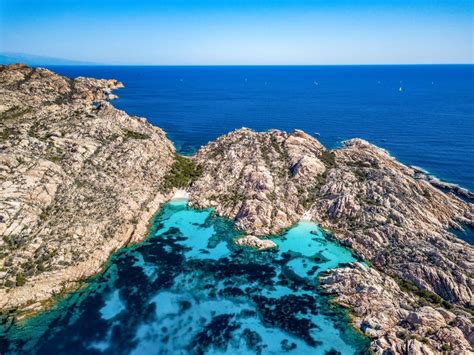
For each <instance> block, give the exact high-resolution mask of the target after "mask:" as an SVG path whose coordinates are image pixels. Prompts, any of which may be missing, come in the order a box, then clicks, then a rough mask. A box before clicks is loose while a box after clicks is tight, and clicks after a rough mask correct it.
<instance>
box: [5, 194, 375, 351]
mask: <svg viewBox="0 0 474 355" xmlns="http://www.w3.org/2000/svg"><path fill="white" fill-rule="evenodd" d="M239 235H240V234H239V232H237V231H236V230H235V229H234V228H233V225H232V223H231V222H229V221H227V220H224V219H221V218H216V217H213V216H212V211H211V210H194V209H191V208H188V207H187V206H186V202H185V201H172V202H171V203H168V204H167V205H165V206H164V207H163V208H162V210H161V211H160V213H159V214H158V215H157V217H156V218H155V220H154V222H153V226H152V228H151V231H150V235H149V237H148V238H147V239H146V240H145V241H144V242H143V243H141V244H138V245H135V246H131V247H127V248H123V249H121V250H120V251H118V252H117V253H116V254H114V255H113V256H112V258H111V260H110V262H109V263H108V265H107V267H106V269H105V270H104V272H103V273H101V274H100V275H98V276H96V277H95V278H93V279H92V280H90V281H89V282H88V284H87V286H86V287H84V288H82V289H80V290H78V291H76V292H73V293H71V294H70V295H69V296H67V297H66V298H64V299H63V300H61V301H60V302H59V304H58V305H57V306H56V307H55V308H54V309H52V310H50V311H47V312H43V313H41V314H39V315H37V316H35V317H33V318H30V319H28V320H27V321H25V322H23V323H20V324H19V325H13V324H12V321H11V319H3V320H2V324H1V325H0V330H1V332H0V353H4V352H8V351H11V352H13V353H15V352H21V353H23V352H24V353H41V354H61V353H68V354H84V353H91V354H98V353H106V354H112V353H113V354H158V353H160V354H171V353H172V354H181V353H195V354H201V353H227V354H247V353H249V354H253V353H262V354H276V353H282V352H285V353H286V352H288V353H291V354H308V353H318V354H324V353H326V352H328V353H331V352H332V353H334V352H335V351H336V352H337V351H338V352H340V353H342V354H354V353H364V352H365V351H366V348H367V340H366V339H365V338H363V337H362V336H360V335H359V334H358V333H356V332H355V331H354V330H353V329H352V328H351V327H350V326H349V324H348V318H347V315H346V312H345V311H344V310H342V309H341V308H340V307H337V306H335V305H333V304H332V303H330V299H329V297H328V296H326V295H324V294H323V293H322V291H321V290H320V288H319V287H318V283H317V279H316V278H317V276H318V275H319V274H320V273H321V272H323V271H326V270H328V269H330V268H334V267H337V266H338V265H343V264H345V263H348V262H353V261H356V259H355V257H354V256H352V255H351V253H350V252H349V251H348V250H346V249H344V248H343V247H341V246H339V245H337V244H336V243H334V242H333V241H331V240H330V239H328V238H327V237H326V236H325V235H324V234H323V232H322V231H321V230H320V229H319V228H318V227H317V226H316V225H315V224H313V223H308V222H300V223H298V224H297V225H295V226H294V227H293V228H291V229H289V230H288V231H287V232H286V233H284V234H283V235H281V236H278V237H277V236H275V237H272V239H273V240H274V241H275V242H276V243H277V244H278V249H276V250H272V251H265V252H257V251H255V250H251V249H249V248H245V247H244V248H242V247H238V246H236V245H235V244H234V243H233V240H234V238H236V237H237V236H239Z"/></svg>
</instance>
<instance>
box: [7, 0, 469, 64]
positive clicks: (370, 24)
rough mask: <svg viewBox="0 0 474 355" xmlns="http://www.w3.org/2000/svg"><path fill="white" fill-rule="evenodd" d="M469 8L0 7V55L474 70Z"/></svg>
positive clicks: (285, 2)
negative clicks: (443, 65)
mask: <svg viewBox="0 0 474 355" xmlns="http://www.w3.org/2000/svg"><path fill="white" fill-rule="evenodd" d="M473 32H474V0H438V1H428V0H398V1H397V0H392V1H384V0H358V1H354V0H352V1H349V0H325V1H322V0H313V1H302V0H260V1H258V0H254V1H248V0H247V1H244V0H241V1H235V0H234V1H230V0H166V1H163V0H154V1H152V0H141V1H140V0H130V1H125V0H111V1H104V0H101V1H96V0H94V1H93V0H56V1H53V0H0V52H17V53H26V54H34V55H41V56H48V57H57V58H65V59H72V60H79V61H85V62H95V63H102V64H117V65H120V64H130V65H134V64H137V65H232V64H236V65H238V64H242V65H247V64H248V65H252V64H254V65H258V64H274V65H277V64H294V65H311V64H427V63H428V64H437V63H473V62H474V51H473V36H474V34H473Z"/></svg>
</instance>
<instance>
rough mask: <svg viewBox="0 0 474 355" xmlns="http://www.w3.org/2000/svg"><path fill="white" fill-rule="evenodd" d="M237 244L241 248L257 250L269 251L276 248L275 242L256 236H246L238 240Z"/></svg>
mask: <svg viewBox="0 0 474 355" xmlns="http://www.w3.org/2000/svg"><path fill="white" fill-rule="evenodd" d="M235 244H237V245H240V246H247V247H250V248H254V249H257V250H267V249H273V248H276V246H277V245H276V244H275V242H273V241H272V240H268V239H260V238H258V237H256V236H254V235H246V236H244V237H240V238H237V239H236V240H235Z"/></svg>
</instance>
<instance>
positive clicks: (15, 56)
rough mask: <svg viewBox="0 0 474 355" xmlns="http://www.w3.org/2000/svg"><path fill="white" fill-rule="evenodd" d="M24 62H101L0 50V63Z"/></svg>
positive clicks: (60, 63)
mask: <svg viewBox="0 0 474 355" xmlns="http://www.w3.org/2000/svg"><path fill="white" fill-rule="evenodd" d="M16 63H24V64H27V65H31V66H44V65H99V64H100V63H94V62H85V61H80V60H71V59H64V58H56V57H49V56H41V55H35V54H27V53H16V52H0V64H16Z"/></svg>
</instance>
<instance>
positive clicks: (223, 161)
mask: <svg viewBox="0 0 474 355" xmlns="http://www.w3.org/2000/svg"><path fill="white" fill-rule="evenodd" d="M195 159H196V161H197V163H198V164H199V165H201V166H202V167H203V172H204V173H203V175H202V176H201V177H200V178H199V179H198V180H197V181H195V182H194V184H193V185H192V186H191V190H190V195H191V203H192V204H193V205H195V206H197V207H214V208H215V209H216V212H217V213H218V214H220V215H222V216H226V217H229V218H232V219H234V220H235V222H236V225H237V227H238V228H240V229H242V230H243V231H245V232H246V233H251V234H253V235H266V234H268V233H277V232H278V231H280V230H281V229H283V228H287V227H290V226H291V225H293V224H294V223H295V222H297V221H298V220H299V219H301V218H302V217H303V216H304V217H305V218H307V217H308V216H311V218H312V220H313V221H314V222H316V223H318V224H319V225H321V226H322V227H324V228H326V229H329V230H330V231H332V233H333V234H334V236H335V237H336V238H337V239H338V240H339V241H340V242H341V243H342V244H344V245H346V246H348V247H350V248H351V249H353V250H354V251H356V252H357V253H358V254H359V255H360V256H361V257H363V258H365V259H366V260H369V261H370V262H371V264H372V265H373V266H374V267H375V268H377V269H378V270H380V271H382V272H383V273H384V274H381V276H380V277H383V278H384V280H390V281H387V282H391V284H394V285H396V283H395V282H394V280H393V279H391V278H389V277H388V276H387V275H390V276H392V277H394V278H395V279H396V280H398V281H399V282H400V283H401V284H403V285H404V286H405V288H407V289H413V290H415V291H416V292H418V293H420V294H422V295H423V296H425V297H424V299H425V301H426V300H428V301H427V302H429V304H430V305H431V307H436V309H438V308H440V307H441V306H444V307H448V308H453V306H452V305H453V304H454V305H455V307H454V308H456V309H457V310H459V312H463V311H462V309H463V308H467V309H471V310H472V308H473V306H474V298H473V286H474V281H473V271H474V269H473V266H474V248H473V247H472V246H471V245H469V244H467V243H465V242H464V241H462V240H460V239H458V238H457V237H455V236H454V235H453V234H451V233H449V232H448V230H449V228H450V227H455V228H459V227H460V225H462V224H470V225H472V223H473V212H474V207H473V205H472V204H470V203H467V202H465V201H463V200H461V199H459V198H458V197H456V196H455V195H453V194H450V193H445V192H443V191H440V190H438V189H436V188H435V187H433V186H432V185H431V184H430V183H429V182H428V181H425V180H424V179H416V178H415V177H414V175H415V172H414V170H413V169H411V168H409V167H407V166H405V165H403V164H400V163H399V162H397V161H396V160H395V159H394V158H392V157H391V156H390V155H389V154H388V153H387V152H386V151H384V150H383V149H380V148H377V147H375V146H373V145H371V144H369V143H368V142H366V141H363V140H361V139H352V140H350V141H347V142H345V144H344V146H343V147H342V148H339V149H336V150H334V151H327V150H326V149H325V148H324V147H323V146H322V145H321V144H320V143H319V142H317V141H316V140H315V139H314V138H312V137H310V136H308V135H306V134H304V133H303V132H300V131H296V132H294V133H292V134H287V133H284V132H280V131H276V130H272V131H269V132H265V133H256V132H253V131H251V130H248V129H240V130H237V131H235V132H232V133H230V134H227V135H226V136H223V137H221V138H219V139H217V140H216V141H215V142H212V143H210V144H208V145H207V146H205V147H203V148H201V149H200V150H199V151H198V153H197V154H196V157H195ZM347 273H348V274H350V272H349V271H348V272H347ZM374 273H376V271H375V270H374ZM374 275H375V274H374ZM374 275H371V274H368V276H366V277H367V278H368V279H369V280H368V281H367V282H372V283H374V284H377V281H378V280H377V277H375V276H374ZM372 278H373V279H372ZM353 286H355V285H353ZM357 289H358V288H357V287H356V288H355V289H354V288H348V290H350V291H351V292H352V293H350V294H347V293H342V292H343V291H346V290H345V289H343V288H337V287H336V288H334V290H335V291H337V292H341V294H342V296H341V297H346V298H347V299H348V300H345V299H344V304H346V305H351V306H352V305H353V304H354V302H357V297H356V296H357V292H354V290H357ZM400 292H401V293H402V294H404V295H405V293H404V291H400ZM405 296H406V297H409V296H407V295H405ZM439 296H441V297H442V298H441V297H439ZM352 298H354V299H352ZM350 301H351V302H350ZM366 302H367V307H368V308H370V307H371V305H373V304H375V305H377V302H376V301H374V302H375V303H373V302H372V301H371V299H370V298H369V299H367V300H366ZM394 307H395V308H396V309H397V310H399V308H400V307H399V306H394ZM420 314H421V315H420V317H422V316H423V315H424V313H420ZM462 319H463V322H466V321H465V319H467V318H466V317H465V316H464V318H462ZM386 320H387V321H388V320H389V321H390V322H389V323H388V324H395V323H397V322H398V321H402V320H403V319H402V318H400V319H398V318H396V317H392V316H391V315H387V319H386ZM383 321H384V319H380V322H383ZM448 323H449V322H447V323H446V324H448ZM468 323H469V322H468ZM443 324H444V323H443ZM463 324H464V325H463V326H462V327H463V334H464V335H463V337H464V340H462V341H461V340H459V341H460V343H459V344H458V343H456V342H451V341H449V337H451V336H452V334H451V333H449V332H448V331H445V330H443V332H448V333H449V334H448V333H446V337H444V338H442V339H441V340H439V341H437V342H434V343H433V344H434V345H433V346H434V347H433V346H432V345H426V344H423V343H420V342H419V341H416V339H411V340H412V341H411V342H408V343H405V342H404V340H403V339H398V338H397V339H398V340H397V341H395V340H394V337H395V338H396V337H397V336H398V335H400V337H404V336H405V334H404V333H403V334H402V333H400V334H398V333H396V332H390V333H389V334H388V335H387V337H388V338H390V339H392V340H391V343H390V344H392V343H393V344H395V345H393V346H392V347H391V349H392V350H393V351H395V353H411V351H412V350H413V352H414V353H416V352H418V353H423V351H424V350H423V349H424V348H427V349H428V348H430V349H432V351H433V352H437V351H438V350H440V349H441V347H443V346H445V347H446V348H448V347H449V346H451V345H452V346H453V349H464V350H466V351H468V349H470V350H469V351H472V348H469V346H471V347H472V345H473V344H474V336H473V334H472V328H466V326H465V323H463ZM466 324H467V323H466ZM469 324H470V323H469ZM356 326H357V325H356ZM450 327H451V325H448V326H447V329H448V330H449V329H450ZM410 329H411V328H410ZM410 329H408V330H407V332H408V333H409V336H415V335H416V334H418V333H416V334H415V333H412V332H411V330H410ZM443 329H445V328H443ZM453 329H454V328H453ZM466 329H468V330H466ZM458 330H459V329H458ZM458 330H455V329H454V330H453V332H456V331H458ZM377 334H380V336H382V335H381V334H384V336H385V333H384V332H383V331H381V332H380V333H377ZM397 334H398V335H397ZM443 334H444V333H443ZM453 334H454V333H453ZM416 336H418V335H416ZM375 337H376V336H375ZM381 341H382V340H381ZM443 342H446V343H443ZM444 344H446V345H444ZM450 344H451V345H450ZM456 344H457V345H456ZM469 344H470V345H469ZM390 346H391V345H390ZM390 346H389V345H387V346H386V345H383V346H382V345H381V346H380V347H379V348H380V349H381V348H390ZM379 348H377V349H379ZM428 353H429V352H428Z"/></svg>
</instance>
